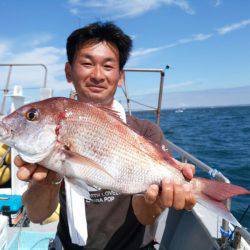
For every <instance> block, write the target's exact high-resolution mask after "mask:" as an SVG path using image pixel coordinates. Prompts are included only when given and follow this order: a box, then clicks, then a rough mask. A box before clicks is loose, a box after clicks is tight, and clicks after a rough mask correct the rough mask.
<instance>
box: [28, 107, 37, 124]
mask: <svg viewBox="0 0 250 250" xmlns="http://www.w3.org/2000/svg"><path fill="white" fill-rule="evenodd" d="M25 116H26V119H27V120H29V121H35V120H37V119H38V110H37V109H34V108H32V109H30V110H29V111H28V112H27V113H26V115H25Z"/></svg>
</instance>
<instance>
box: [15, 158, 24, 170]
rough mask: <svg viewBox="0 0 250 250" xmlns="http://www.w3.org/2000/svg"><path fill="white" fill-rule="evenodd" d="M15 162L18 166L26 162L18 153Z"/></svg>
mask: <svg viewBox="0 0 250 250" xmlns="http://www.w3.org/2000/svg"><path fill="white" fill-rule="evenodd" d="M14 164H15V165H16V166H17V167H21V166H22V165H24V164H25V161H23V160H22V158H21V157H20V156H19V155H17V156H16V157H15V159H14Z"/></svg>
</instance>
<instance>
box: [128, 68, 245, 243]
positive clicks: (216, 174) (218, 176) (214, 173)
mask: <svg viewBox="0 0 250 250" xmlns="http://www.w3.org/2000/svg"><path fill="white" fill-rule="evenodd" d="M169 68H170V66H169V65H167V66H166V67H165V69H125V72H147V73H150V72H151V73H160V86H159V97H158V106H157V107H155V108H154V107H151V109H152V110H153V111H156V124H157V125H160V114H161V104H162V95H163V85H164V77H165V70H166V69H169ZM123 92H124V95H125V98H126V99H127V109H128V113H129V114H131V106H130V102H131V100H132V99H130V98H129V93H128V88H127V83H126V78H125V79H124V89H123ZM139 104H141V103H139ZM141 105H142V106H143V104H141ZM144 106H146V107H148V106H147V105H144ZM166 144H167V146H168V149H169V150H170V151H171V152H173V153H177V154H178V155H179V156H180V158H181V161H182V162H191V163H193V164H194V165H195V166H196V167H198V168H199V169H201V170H202V171H205V172H206V173H208V174H209V175H210V176H211V177H212V178H214V179H215V180H218V181H221V182H225V183H230V180H229V179H228V178H226V177H225V176H224V175H223V174H222V173H221V172H220V171H218V170H217V169H214V168H212V167H210V166H208V165H207V164H205V163H203V162H202V161H200V160H199V159H197V158H196V157H195V156H193V155H191V154H190V153H188V152H186V151H185V150H183V149H182V148H180V147H179V146H177V145H175V144H174V143H173V142H171V141H169V140H166ZM225 205H226V207H227V208H228V210H229V211H230V210H231V199H227V200H226V201H225ZM221 228H222V230H223V231H224V232H229V231H230V230H229V222H228V221H226V220H225V219H223V220H222V225H221ZM236 230H237V232H240V233H242V234H241V236H242V237H243V238H244V239H245V240H246V241H247V242H248V244H250V243H249V241H250V233H249V232H248V231H246V230H245V229H244V228H239V227H237V228H236V229H235V232H236ZM227 239H228V237H227V236H223V235H222V242H225V241H226V240H227Z"/></svg>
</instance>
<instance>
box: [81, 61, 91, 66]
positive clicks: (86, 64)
mask: <svg viewBox="0 0 250 250" xmlns="http://www.w3.org/2000/svg"><path fill="white" fill-rule="evenodd" d="M82 65H83V66H86V67H91V66H92V64H91V63H86V62H85V63H82Z"/></svg>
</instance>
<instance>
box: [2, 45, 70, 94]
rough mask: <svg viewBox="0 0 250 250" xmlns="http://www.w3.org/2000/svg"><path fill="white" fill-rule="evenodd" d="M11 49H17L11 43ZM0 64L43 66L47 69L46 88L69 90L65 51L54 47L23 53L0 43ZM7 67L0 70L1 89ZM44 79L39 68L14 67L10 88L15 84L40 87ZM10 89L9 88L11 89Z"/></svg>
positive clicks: (37, 48) (34, 49)
mask: <svg viewBox="0 0 250 250" xmlns="http://www.w3.org/2000/svg"><path fill="white" fill-rule="evenodd" d="M12 43H13V48H15V49H16V48H17V46H16V43H15V42H14V41H12ZM0 59H1V63H25V64H26V63H38V64H45V65H46V66H47V68H48V78H47V83H48V87H51V88H53V89H57V90H65V89H70V88H71V87H70V86H69V85H68V84H67V83H66V79H65V75H64V64H65V60H66V58H65V49H64V48H56V47H52V46H50V47H48V46H47V47H34V48H33V49H29V50H25V51H20V52H17V51H14V50H13V49H12V47H10V46H7V45H6V44H4V43H1V42H0ZM7 70H8V68H7V67H1V68H0V75H2V78H1V79H4V80H2V81H1V87H3V85H4V84H5V79H6V78H7ZM43 79H44V70H43V69H42V68H41V67H26V66H25V67H14V68H13V70H12V76H11V86H12V87H13V85H15V84H17V85H22V86H23V87H25V88H27V87H28V88H30V87H40V86H42V83H43ZM12 87H11V88H12Z"/></svg>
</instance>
